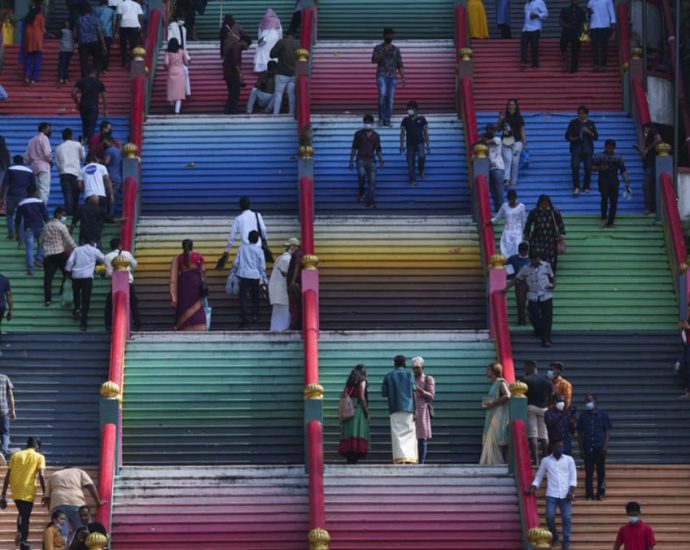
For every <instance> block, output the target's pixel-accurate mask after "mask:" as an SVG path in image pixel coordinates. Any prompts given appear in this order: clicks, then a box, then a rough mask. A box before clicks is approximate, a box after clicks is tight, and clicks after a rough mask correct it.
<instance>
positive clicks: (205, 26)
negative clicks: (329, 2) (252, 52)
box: [190, 0, 295, 42]
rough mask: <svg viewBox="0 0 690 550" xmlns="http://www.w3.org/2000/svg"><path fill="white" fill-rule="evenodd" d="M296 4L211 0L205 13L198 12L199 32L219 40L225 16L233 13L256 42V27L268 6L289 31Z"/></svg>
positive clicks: (287, 1)
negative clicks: (219, 32)
mask: <svg viewBox="0 0 690 550" xmlns="http://www.w3.org/2000/svg"><path fill="white" fill-rule="evenodd" d="M294 6H295V2H294V0H273V1H272V2H270V3H267V2H264V1H262V0H241V1H239V2H226V1H224V0H211V1H210V2H209V3H208V4H207V5H206V12H205V13H204V15H199V14H197V16H196V26H197V34H198V36H199V38H200V39H201V40H218V31H219V29H220V24H221V21H222V19H223V17H224V16H226V15H232V16H233V17H234V18H235V20H236V21H238V22H239V24H240V25H242V28H244V30H245V31H246V32H247V33H248V34H249V36H251V38H252V40H253V41H254V42H256V29H257V27H258V25H259V21H260V20H261V18H262V17H263V15H264V13H266V10H267V9H268V8H272V9H273V11H275V12H276V13H277V14H278V17H280V22H281V24H282V25H283V31H284V32H287V30H288V27H289V26H290V19H291V18H292V9H293V7H294ZM190 38H191V35H190Z"/></svg>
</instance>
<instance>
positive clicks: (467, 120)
mask: <svg viewBox="0 0 690 550" xmlns="http://www.w3.org/2000/svg"><path fill="white" fill-rule="evenodd" d="M460 94H461V95H460V97H461V100H462V120H463V126H464V129H465V147H466V149H467V160H468V162H469V161H470V159H471V158H472V154H473V152H474V150H473V147H474V145H475V143H477V142H478V141H479V132H478V131H477V112H476V110H475V107H474V93H473V90H472V79H471V78H470V77H469V76H463V77H461V78H460Z"/></svg>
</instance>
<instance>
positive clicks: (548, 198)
mask: <svg viewBox="0 0 690 550" xmlns="http://www.w3.org/2000/svg"><path fill="white" fill-rule="evenodd" d="M541 201H547V202H548V203H549V208H550V209H551V210H553V209H554V208H553V203H552V202H551V197H549V196H548V195H539V198H538V199H537V208H539V205H540V204H541Z"/></svg>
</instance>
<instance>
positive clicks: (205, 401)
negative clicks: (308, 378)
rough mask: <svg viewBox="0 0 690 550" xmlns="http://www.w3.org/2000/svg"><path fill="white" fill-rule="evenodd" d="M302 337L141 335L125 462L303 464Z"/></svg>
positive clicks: (134, 359) (128, 379)
mask: <svg viewBox="0 0 690 550" xmlns="http://www.w3.org/2000/svg"><path fill="white" fill-rule="evenodd" d="M302 349H303V348H302V342H301V340H300V338H299V335H297V334H295V335H293V336H280V335H268V334H254V335H252V334H249V333H245V334H243V335H241V336H229V335H222V334H219V335H209V334H192V333H178V334H162V335H159V336H155V335H152V334H151V333H148V334H147V333H144V334H143V335H142V336H139V337H137V338H136V339H135V340H133V341H132V342H130V343H129V344H128V346H127V356H126V367H125V388H124V403H123V418H124V447H123V450H124V461H125V463H126V464H149V465H153V464H159V465H162V464H179V465H181V464H299V463H302V462H303V457H304V447H303V427H302V426H303V416H304V414H303V390H304V368H303V359H302V357H303V351H302Z"/></svg>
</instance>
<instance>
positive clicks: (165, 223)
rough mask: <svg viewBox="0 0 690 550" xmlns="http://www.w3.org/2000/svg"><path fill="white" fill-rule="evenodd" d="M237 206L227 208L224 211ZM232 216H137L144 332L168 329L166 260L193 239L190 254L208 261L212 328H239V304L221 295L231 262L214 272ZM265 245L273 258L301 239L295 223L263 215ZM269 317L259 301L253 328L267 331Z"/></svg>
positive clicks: (234, 298) (138, 282)
mask: <svg viewBox="0 0 690 550" xmlns="http://www.w3.org/2000/svg"><path fill="white" fill-rule="evenodd" d="M232 208H235V207H234V205H233V206H228V207H227V209H228V210H231V209H232ZM232 221H233V218H231V217H225V218H201V219H198V218H193V217H185V218H156V217H144V218H141V220H140V221H139V224H138V225H137V246H136V250H137V260H138V262H139V267H138V268H137V272H136V274H135V277H136V281H135V282H136V288H137V296H138V298H139V309H140V311H141V315H142V323H143V329H144V330H172V328H173V324H174V317H175V316H174V311H173V310H172V309H171V308H170V293H169V286H168V281H169V277H170V262H171V261H172V259H173V257H175V256H177V255H178V254H181V251H182V244H181V243H182V240H183V239H192V240H193V241H194V250H196V251H197V252H200V253H201V254H203V255H204V257H205V258H206V267H207V274H206V275H207V279H208V284H209V303H210V305H211V307H212V308H213V315H212V323H211V329H212V330H219V329H220V330H228V329H237V325H238V323H239V300H238V298H237V296H230V295H228V294H226V293H225V283H226V279H227V277H228V272H229V270H230V262H228V265H227V266H226V268H225V269H224V270H223V271H215V270H214V269H213V268H214V266H215V264H216V260H217V259H218V257H219V256H220V255H221V254H222V253H223V250H224V249H225V245H226V243H227V238H228V232H229V231H230V226H231V225H232ZM265 223H266V229H267V233H268V244H269V247H270V248H271V250H272V251H273V252H274V256H275V257H276V258H277V257H278V255H279V254H281V253H282V251H283V250H284V247H283V246H282V245H283V243H284V242H285V241H286V240H287V239H289V238H290V237H299V235H300V230H299V222H298V221H297V219H296V218H294V217H287V216H266V217H265ZM238 242H239V237H238V238H237V239H236V240H235V245H234V249H233V250H232V252H231V253H230V254H231V256H230V257H231V260H232V258H233V257H234V255H235V253H236V251H237V246H238ZM270 316H271V311H270V308H269V306H268V305H267V304H263V303H262V307H261V314H260V316H259V321H260V322H259V324H258V325H256V326H253V327H252V328H253V329H254V330H267V329H268V326H269V319H270Z"/></svg>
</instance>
